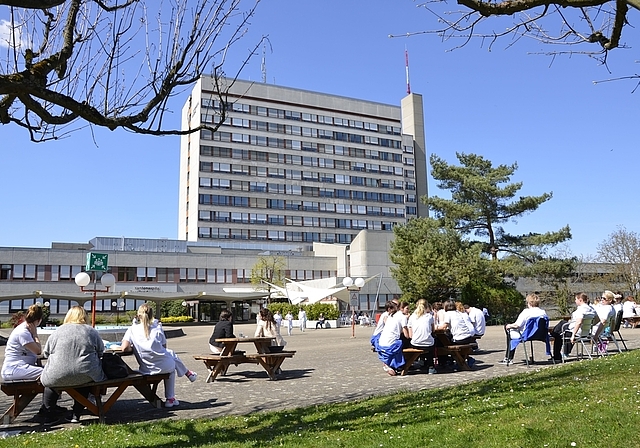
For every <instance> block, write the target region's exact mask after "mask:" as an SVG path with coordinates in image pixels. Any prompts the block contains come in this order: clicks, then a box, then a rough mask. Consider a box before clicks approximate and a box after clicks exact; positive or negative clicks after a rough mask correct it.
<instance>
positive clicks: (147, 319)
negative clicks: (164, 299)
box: [122, 303, 198, 408]
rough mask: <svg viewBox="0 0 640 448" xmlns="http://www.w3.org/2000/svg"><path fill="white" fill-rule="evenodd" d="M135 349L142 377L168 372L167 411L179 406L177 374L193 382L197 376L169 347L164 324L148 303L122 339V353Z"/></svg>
mask: <svg viewBox="0 0 640 448" xmlns="http://www.w3.org/2000/svg"><path fill="white" fill-rule="evenodd" d="M131 350H133V354H134V355H135V357H136V360H137V361H138V365H139V366H140V368H139V370H140V373H142V374H143V375H154V374H158V373H169V374H170V375H169V378H167V379H166V380H164V396H165V398H166V400H165V402H164V407H165V408H170V407H173V406H178V405H179V404H180V402H179V401H178V400H177V399H176V395H175V382H176V374H177V375H178V376H186V377H187V378H188V379H189V381H191V382H194V381H195V380H196V378H197V377H198V374H197V373H195V372H193V371H191V370H189V369H187V367H186V366H185V365H184V363H183V362H182V360H181V359H180V358H178V355H176V354H175V352H174V351H173V350H169V349H168V348H167V338H166V337H165V335H164V330H163V329H162V324H161V323H160V322H159V321H158V320H157V319H154V318H153V309H152V308H151V306H149V305H147V304H146V303H145V304H143V305H140V308H138V314H137V316H136V318H135V319H134V320H133V325H131V326H130V327H129V329H128V330H127V332H126V333H125V334H124V337H123V338H122V351H123V352H128V351H131Z"/></svg>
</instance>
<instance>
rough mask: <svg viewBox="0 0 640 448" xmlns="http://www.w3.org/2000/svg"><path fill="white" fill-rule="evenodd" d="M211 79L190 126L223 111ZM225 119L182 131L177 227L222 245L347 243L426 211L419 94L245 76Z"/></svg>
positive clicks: (200, 90)
mask: <svg viewBox="0 0 640 448" xmlns="http://www.w3.org/2000/svg"><path fill="white" fill-rule="evenodd" d="M212 92H213V87H212V79H211V78H209V77H203V78H202V79H201V80H200V81H198V83H197V84H196V86H195V88H194V89H193V92H192V94H191V96H190V97H189V100H188V101H187V103H186V104H185V106H184V108H183V114H182V115H183V124H182V126H183V129H188V128H189V127H194V126H197V125H200V124H201V123H203V122H204V123H214V122H215V121H216V117H217V116H219V114H220V110H221V107H222V106H221V102H220V101H219V99H218V98H217V97H216V96H215V95H214V94H213V93H212ZM227 102H228V107H227V108H226V114H227V118H226V120H225V122H224V124H223V125H222V126H221V127H220V128H219V129H218V130H217V131H216V132H211V131H207V130H205V131H202V132H200V133H199V134H197V133H196V134H191V135H186V136H183V137H182V140H181V157H180V200H179V201H180V203H179V226H178V227H179V228H178V233H179V235H178V237H179V238H180V239H184V240H186V241H201V242H206V241H209V242H212V244H215V245H218V246H221V247H254V248H274V247H278V246H284V247H286V248H288V249H293V250H296V248H297V249H298V250H302V249H304V250H308V249H310V247H311V245H312V243H313V242H320V243H342V244H349V243H351V241H352V240H353V239H354V238H355V236H356V235H357V234H358V232H360V231H361V230H373V231H378V230H383V231H390V230H391V229H392V228H393V226H394V225H396V224H399V223H405V222H406V221H407V219H409V218H411V217H417V216H426V215H427V209H426V207H425V206H424V205H423V204H421V203H420V200H419V198H420V196H423V195H426V194H427V181H426V150H425V138H424V120H423V112H422V97H421V96H420V95H417V94H410V95H408V96H407V97H405V98H404V99H403V100H402V103H401V106H400V107H398V106H393V105H388V104H380V103H375V102H371V101H363V100H357V99H352V98H345V97H340V96H335V95H327V94H322V93H316V92H309V91H304V90H299V89H291V88H286V87H281V86H276V85H270V84H260V83H252V82H247V81H240V80H237V81H235V82H234V83H233V85H232V87H231V88H230V93H229V95H228V97H227Z"/></svg>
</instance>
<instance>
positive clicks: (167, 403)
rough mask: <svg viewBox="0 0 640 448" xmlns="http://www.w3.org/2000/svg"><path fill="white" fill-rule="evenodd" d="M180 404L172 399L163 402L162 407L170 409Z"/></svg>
mask: <svg viewBox="0 0 640 448" xmlns="http://www.w3.org/2000/svg"><path fill="white" fill-rule="evenodd" d="M179 404H180V402H179V401H178V400H177V399H176V398H175V397H174V398H167V399H166V400H165V402H164V407H165V408H172V407H174V406H178V405H179Z"/></svg>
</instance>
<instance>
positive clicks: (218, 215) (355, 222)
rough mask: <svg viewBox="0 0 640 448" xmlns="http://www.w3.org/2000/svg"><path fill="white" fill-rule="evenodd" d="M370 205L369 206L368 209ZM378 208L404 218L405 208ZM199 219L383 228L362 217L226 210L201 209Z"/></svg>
mask: <svg viewBox="0 0 640 448" xmlns="http://www.w3.org/2000/svg"><path fill="white" fill-rule="evenodd" d="M368 208H369V207H367V209H368ZM372 208H377V209H378V210H374V211H371V214H374V213H375V215H376V216H385V217H390V218H403V217H404V210H403V209H396V208H391V207H372ZM358 211H359V212H362V213H360V214H366V212H368V211H369V210H365V209H364V206H362V209H360V210H358ZM198 219H199V220H200V221H210V222H234V223H239V224H262V225H270V226H274V225H275V226H303V227H324V228H338V229H371V230H381V229H382V222H381V221H367V220H362V219H336V218H319V217H315V216H291V215H275V214H269V215H267V214H264V213H241V212H225V211H211V210H199V211H198Z"/></svg>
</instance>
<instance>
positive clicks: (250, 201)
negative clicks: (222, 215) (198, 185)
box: [198, 185, 415, 216]
mask: <svg viewBox="0 0 640 448" xmlns="http://www.w3.org/2000/svg"><path fill="white" fill-rule="evenodd" d="M300 188H301V187H300V186H296V185H287V186H286V188H285V190H286V194H291V195H300V194H301V193H300V192H299V189H300ZM336 191H345V192H346V193H345V196H344V199H347V198H348V196H349V194H348V193H349V191H348V190H336ZM352 193H353V192H352ZM361 193H364V196H363V198H364V199H363V200H365V201H375V202H384V203H387V204H404V202H405V201H404V199H405V198H404V196H403V195H401V194H388V193H377V192H374V191H366V192H361ZM336 197H338V198H340V197H341V196H338V195H336ZM354 197H355V196H354ZM358 197H359V195H358ZM412 199H414V202H415V197H412ZM198 203H199V204H201V205H215V206H230V207H250V208H267V209H276V210H301V211H307V212H328V213H357V214H359V215H367V214H369V213H367V209H366V207H365V206H364V205H355V204H334V203H332V202H313V201H296V200H289V199H287V200H285V199H267V198H253V197H245V196H226V195H221V194H199V195H198ZM371 210H372V213H371V214H373V215H378V213H375V211H376V209H375V208H373V207H372V209H371ZM396 210H397V211H396V216H400V215H403V216H404V211H403V210H404V209H400V208H397V209H396Z"/></svg>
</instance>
